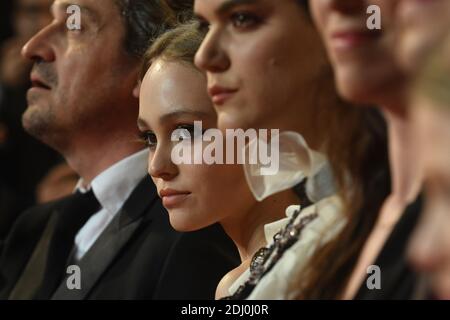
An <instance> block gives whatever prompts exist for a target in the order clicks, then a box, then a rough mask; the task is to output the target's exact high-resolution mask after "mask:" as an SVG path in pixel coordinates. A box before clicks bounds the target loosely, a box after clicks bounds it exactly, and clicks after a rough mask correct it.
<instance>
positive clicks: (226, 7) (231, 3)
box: [216, 0, 260, 15]
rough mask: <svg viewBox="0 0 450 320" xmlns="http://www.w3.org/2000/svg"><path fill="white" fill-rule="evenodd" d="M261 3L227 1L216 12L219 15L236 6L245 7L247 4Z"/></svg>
mask: <svg viewBox="0 0 450 320" xmlns="http://www.w3.org/2000/svg"><path fill="white" fill-rule="evenodd" d="M259 1H260V0H227V1H225V2H224V3H222V4H221V5H220V6H219V8H218V9H217V10H216V13H217V14H219V15H220V14H224V13H226V12H227V11H230V10H231V9H233V8H234V7H236V6H240V5H245V4H254V3H257V2H259Z"/></svg>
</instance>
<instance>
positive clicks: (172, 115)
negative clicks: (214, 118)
mask: <svg viewBox="0 0 450 320" xmlns="http://www.w3.org/2000/svg"><path fill="white" fill-rule="evenodd" d="M210 116H211V115H210V114H209V113H208V112H203V111H193V110H192V111H186V110H176V111H173V112H169V113H166V114H164V115H162V116H161V117H160V118H159V122H160V123H161V124H164V123H166V122H167V121H173V120H177V119H180V118H191V119H192V118H197V119H203V118H207V117H210Z"/></svg>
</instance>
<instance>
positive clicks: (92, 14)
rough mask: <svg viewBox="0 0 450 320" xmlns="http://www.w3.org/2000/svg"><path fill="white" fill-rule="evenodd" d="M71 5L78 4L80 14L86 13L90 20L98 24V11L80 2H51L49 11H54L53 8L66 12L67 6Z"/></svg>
mask: <svg viewBox="0 0 450 320" xmlns="http://www.w3.org/2000/svg"><path fill="white" fill-rule="evenodd" d="M71 5H75V6H78V7H79V8H80V11H81V14H82V15H86V16H87V17H88V18H89V20H91V21H92V22H94V23H95V24H97V25H100V20H101V19H100V15H99V14H98V12H97V11H95V10H94V9H92V8H89V7H87V6H84V5H81V4H76V3H71V2H69V1H60V2H53V4H52V6H51V7H50V11H51V12H54V11H55V10H57V11H61V12H63V13H65V14H67V8H68V7H70V6H71Z"/></svg>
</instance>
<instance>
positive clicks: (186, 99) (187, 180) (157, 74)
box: [138, 59, 255, 231]
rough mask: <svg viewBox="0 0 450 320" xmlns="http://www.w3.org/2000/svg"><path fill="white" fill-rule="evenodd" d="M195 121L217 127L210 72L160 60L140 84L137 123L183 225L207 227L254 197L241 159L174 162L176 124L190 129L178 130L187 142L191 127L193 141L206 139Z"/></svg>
mask: <svg viewBox="0 0 450 320" xmlns="http://www.w3.org/2000/svg"><path fill="white" fill-rule="evenodd" d="M194 121H202V127H203V130H206V129H209V128H215V127H216V121H217V117H216V113H215V111H214V108H213V107H212V105H211V101H210V99H209V97H208V94H207V91H206V79H205V76H204V75H203V74H201V73H200V72H199V71H198V70H195V69H194V68H193V67H192V66H188V65H186V64H183V63H179V62H167V61H164V60H162V59H158V60H156V61H155V62H154V63H153V64H152V66H151V67H150V69H149V70H148V72H147V74H146V76H145V78H144V80H143V82H142V85H141V88H140V108H139V121H138V125H139V128H140V130H141V132H142V136H143V138H144V139H145V140H146V143H147V145H148V146H149V149H150V156H149V165H148V171H149V174H150V175H151V176H152V178H153V181H154V182H155V185H156V187H157V189H158V194H159V195H160V196H161V198H162V201H163V205H164V207H165V208H166V209H167V210H168V212H169V217H170V223H171V224H172V226H173V227H174V228H175V229H177V230H180V231H192V230H197V229H200V228H203V227H206V226H208V225H211V224H213V223H216V222H218V221H221V220H222V219H225V218H228V217H230V215H233V214H237V213H239V212H244V211H245V210H246V209H247V210H248V207H249V206H251V205H253V204H254V202H255V200H254V198H253V196H252V194H251V193H250V190H249V188H248V186H247V183H246V180H245V176H244V172H243V169H242V166H241V165H218V164H217V165H207V164H198V165H190V164H181V165H175V164H174V163H173V161H172V156H171V154H172V149H173V148H174V146H175V145H177V144H179V143H180V141H176V142H172V139H171V138H172V133H173V132H174V130H176V129H185V130H183V131H182V132H184V134H180V135H179V136H178V137H179V139H180V140H182V141H181V143H183V144H190V143H191V141H190V139H188V135H187V133H189V134H190V135H191V137H192V146H193V143H194V141H195V140H199V139H200V141H201V140H202V134H200V135H197V136H194V129H193V128H194ZM183 140H184V141H183ZM206 145H207V144H206V143H202V146H203V147H205V146H206ZM192 150H193V148H192ZM236 199H238V200H239V201H236Z"/></svg>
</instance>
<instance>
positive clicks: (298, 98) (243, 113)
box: [194, 0, 389, 299]
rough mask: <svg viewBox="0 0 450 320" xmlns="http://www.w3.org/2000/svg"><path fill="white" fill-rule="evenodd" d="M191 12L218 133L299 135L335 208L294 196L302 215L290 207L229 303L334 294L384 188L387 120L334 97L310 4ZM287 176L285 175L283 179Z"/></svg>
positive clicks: (208, 3) (234, 4)
mask: <svg viewBox="0 0 450 320" xmlns="http://www.w3.org/2000/svg"><path fill="white" fill-rule="evenodd" d="M194 11H195V13H196V15H197V16H198V18H199V20H200V21H201V23H200V25H201V29H202V30H203V31H204V32H205V34H206V36H205V40H204V41H203V43H202V45H201V47H200V49H199V51H198V52H197V55H196V59H195V62H196V65H197V66H198V67H199V68H201V69H202V70H205V71H206V74H207V80H208V93H209V95H210V97H211V99H212V101H213V103H214V108H215V109H216V111H217V114H218V127H219V128H220V129H221V130H226V129H229V128H242V129H244V130H245V129H249V128H257V129H259V128H265V129H273V128H276V129H279V130H280V132H281V134H280V141H282V139H281V138H286V136H289V137H292V136H295V135H297V137H298V136H301V137H302V138H303V139H304V141H306V144H307V146H308V148H310V150H312V151H311V153H318V154H320V155H321V156H323V158H325V159H326V163H327V166H329V167H330V168H331V172H332V174H331V176H332V177H331V182H330V181H328V183H330V184H333V185H334V187H335V188H334V191H333V192H332V194H333V195H334V196H337V197H338V198H339V202H340V205H338V206H335V207H334V208H333V210H326V209H323V208H322V207H321V203H322V202H321V201H323V200H326V199H328V198H327V197H326V198H325V199H322V200H320V197H319V198H318V199H315V200H316V201H314V199H310V198H309V196H307V198H309V200H313V201H311V202H312V204H311V205H308V203H307V202H306V203H305V199H304V197H302V196H301V195H300V198H301V200H300V201H299V202H300V204H301V208H300V209H298V208H297V209H298V210H297V212H299V214H298V215H295V214H292V211H294V212H295V209H294V210H292V208H291V209H290V210H288V217H290V220H289V219H288V221H289V222H288V223H287V224H285V225H284V226H283V227H282V228H281V231H279V232H278V233H276V235H275V239H274V241H273V243H274V244H275V245H274V246H275V249H273V248H272V247H270V246H269V247H268V248H266V250H267V251H268V252H271V253H270V255H269V256H267V255H264V254H262V257H261V260H262V261H263V263H262V265H263V266H262V267H261V268H259V269H258V266H259V265H258V264H256V265H257V267H256V268H255V269H257V270H256V271H255V272H252V271H251V270H250V271H251V272H250V278H249V279H248V280H247V282H245V283H244V284H243V286H241V287H239V289H238V294H235V295H234V296H233V297H234V298H246V297H248V298H250V299H253V298H255V299H258V298H262V299H264V298H267V299H271V298H275V299H283V298H285V299H294V298H300V299H320V298H328V299H334V298H339V297H340V296H341V294H342V291H343V290H344V288H345V285H346V283H347V280H348V277H349V276H350V273H351V271H352V269H353V267H354V264H355V261H356V258H357V256H358V255H359V253H360V250H361V248H362V245H363V244H364V242H365V240H366V237H367V235H368V234H369V232H370V230H371V228H372V226H373V223H374V220H375V219H376V215H377V214H378V211H379V207H380V205H381V203H382V202H383V201H384V199H385V197H386V195H387V194H388V192H389V172H388V166H387V158H386V155H387V152H386V149H385V147H386V144H385V136H384V122H383V121H382V120H381V119H380V118H379V116H378V115H377V114H376V112H373V110H372V111H369V110H368V109H363V108H357V107H355V106H351V105H349V104H346V103H344V102H342V100H340V99H339V98H338V96H337V93H336V91H335V87H334V82H333V73H332V71H331V67H330V64H329V61H328V59H327V57H326V51H325V49H324V48H323V45H322V43H321V39H320V37H319V34H318V33H317V31H316V29H315V27H314V25H313V24H312V21H311V19H310V17H309V16H308V3H307V1H299V0H277V1H273V0H255V1H246V0H242V1H241V0H231V1H230V0H196V1H195V5H194ZM285 132H290V133H289V134H287V135H286V136H283V133H285ZM293 133H295V134H293ZM286 139H288V138H286ZM288 140H289V139H288ZM289 142H290V143H292V140H290V141H289ZM294 149H295V148H294ZM300 149H301V148H300ZM294 153H295V152H294ZM282 156H283V155H282V154H280V157H282ZM369 159H370V160H369ZM296 168H297V170H298V171H302V170H303V169H304V167H302V166H298V167H296ZM319 175H320V174H319ZM294 176H295V170H292V172H291V176H290V177H285V176H283V177H285V179H286V180H288V181H289V180H290V179H293V178H292V177H294ZM305 181H306V187H305V185H303V189H306V191H308V190H309V191H310V189H308V183H314V182H316V179H315V177H311V176H309V177H307V179H306V180H305ZM277 182H279V181H277ZM259 183H261V184H264V183H263V182H259ZM251 184H252V183H251ZM255 184H256V185H257V184H258V183H257V182H255ZM266 184H269V185H270V183H267V182H266ZM286 184H287V183H286ZM325 185H327V183H325ZM296 187H299V186H298V185H297V186H296ZM300 189H302V186H300ZM313 189H314V188H313ZM319 189H320V188H319ZM316 191H317V190H316ZM307 195H308V192H307ZM309 195H311V194H309ZM369 195H370V201H365V199H366V198H369ZM313 198H314V197H313ZM317 200H318V201H317ZM312 216H313V217H314V219H313V221H309V223H305V224H306V225H304V224H303V222H305V221H308V218H311V217H312ZM302 217H303V218H305V219H303V220H302ZM327 219H329V220H327ZM272 227H273V226H272ZM300 230H301V231H300ZM289 231H292V233H290V232H289ZM311 233H314V234H315V235H316V236H315V237H311V238H310V236H311ZM290 234H294V236H290ZM272 235H273V233H272ZM312 238H314V240H312V241H310V240H311V239H312ZM273 243H272V244H273ZM272 250H273V251H272ZM260 269H261V270H262V271H258V270H260ZM238 283H239V282H238ZM239 293H240V294H239Z"/></svg>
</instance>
